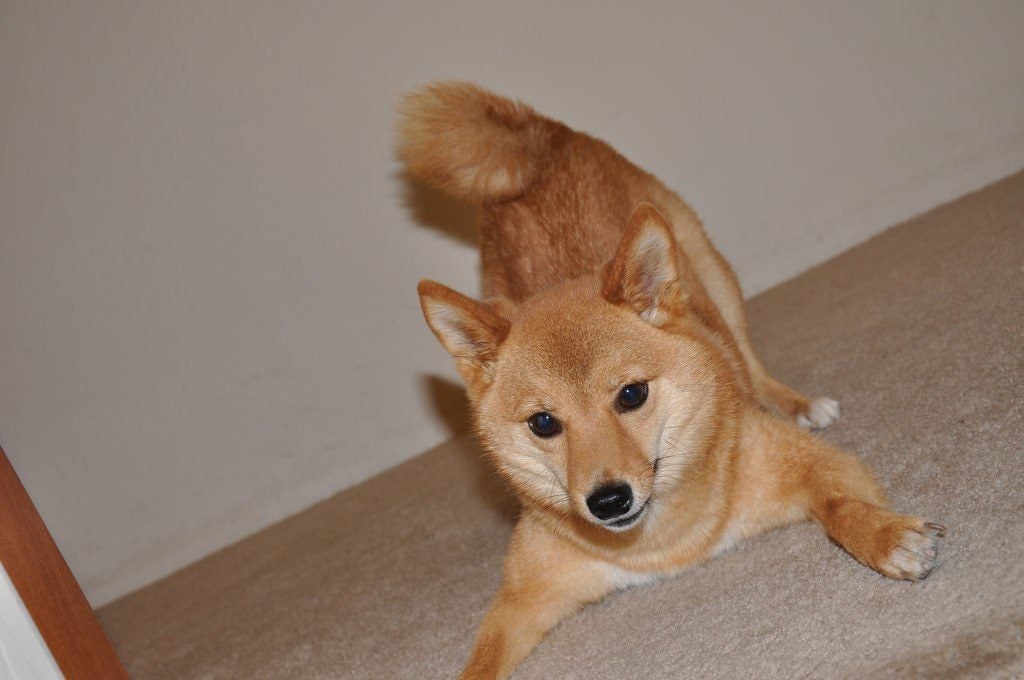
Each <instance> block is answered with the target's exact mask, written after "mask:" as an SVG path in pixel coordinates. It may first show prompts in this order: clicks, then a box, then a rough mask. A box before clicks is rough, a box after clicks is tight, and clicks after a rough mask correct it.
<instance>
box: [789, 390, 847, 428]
mask: <svg viewBox="0 0 1024 680" xmlns="http://www.w3.org/2000/svg"><path fill="white" fill-rule="evenodd" d="M837 418H839V402H838V401H836V400H835V399H829V398H828V397H818V398H817V399H812V400H811V401H810V403H809V404H807V410H806V411H805V412H803V413H798V414H797V416H796V424H797V425H799V426H800V427H804V428H807V429H808V430H820V429H821V428H823V427H828V426H829V425H830V424H831V423H832V422H833V421H835V420H836V419H837Z"/></svg>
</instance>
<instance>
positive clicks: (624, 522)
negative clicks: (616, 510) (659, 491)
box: [601, 498, 651, 531]
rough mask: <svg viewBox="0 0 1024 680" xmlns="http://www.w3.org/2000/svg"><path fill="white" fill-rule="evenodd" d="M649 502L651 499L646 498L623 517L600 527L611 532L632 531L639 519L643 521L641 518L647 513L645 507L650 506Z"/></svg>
mask: <svg viewBox="0 0 1024 680" xmlns="http://www.w3.org/2000/svg"><path fill="white" fill-rule="evenodd" d="M650 502H651V499H650V498H648V499H647V500H646V501H644V502H643V505H641V506H640V507H638V508H637V509H636V510H634V511H633V512H631V513H630V514H628V515H626V516H625V517H619V518H618V519H615V520H612V521H609V522H604V523H602V524H601V526H603V527H604V528H605V529H610V530H611V531H626V530H627V529H632V528H633V527H635V526H636V525H637V524H639V523H640V520H641V519H643V516H644V515H645V514H646V513H647V506H648V505H650Z"/></svg>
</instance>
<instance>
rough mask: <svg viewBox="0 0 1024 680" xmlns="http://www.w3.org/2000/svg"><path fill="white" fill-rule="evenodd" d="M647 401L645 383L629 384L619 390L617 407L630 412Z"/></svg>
mask: <svg viewBox="0 0 1024 680" xmlns="http://www.w3.org/2000/svg"><path fill="white" fill-rule="evenodd" d="M645 401H647V383H630V384H628V385H626V386H625V387H623V388H622V389H621V390H619V407H620V408H622V409H624V410H626V411H632V410H633V409H635V408H640V406H642V405H643V403H644V402H645Z"/></svg>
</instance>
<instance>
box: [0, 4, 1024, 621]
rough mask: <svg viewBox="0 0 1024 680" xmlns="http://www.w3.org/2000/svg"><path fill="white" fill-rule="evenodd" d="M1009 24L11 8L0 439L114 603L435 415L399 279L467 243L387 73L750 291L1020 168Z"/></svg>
mask: <svg viewBox="0 0 1024 680" xmlns="http://www.w3.org/2000/svg"><path fill="white" fill-rule="evenodd" d="M1022 35H1024V3H1020V2H1001V3H1000V2H970V3H967V2H911V1H903V2H896V3H894V2H888V1H886V2H856V3H852V2H841V3H833V4H829V3H822V2H807V3H798V2H788V3H781V4H779V3H761V2H753V3H748V4H739V3H732V2H729V3H720V2H682V3H680V2H665V3H658V2H633V3H621V6H618V7H613V6H611V5H609V4H602V6H601V7H600V8H598V3H587V2H579V1H575V2H562V3H558V2H550V1H548V2H533V1H530V0H520V1H519V2H515V3H498V4H495V5H493V6H490V7H487V6H485V4H484V3H480V2H457V1H454V0H441V1H439V2H409V3H383V2H360V3H355V2H335V3H330V2H318V3H312V2H302V3H295V2H277V3H273V2H271V3H262V2H261V3H255V2H242V1H236V2H161V3H156V2H147V3H140V2H135V1H128V0H126V1H124V2H112V1H107V2H77V3H76V2H68V3H50V2H42V1H41V0H32V1H30V2H13V3H12V2H10V1H8V2H4V3H3V4H2V5H0V443H2V444H3V446H4V447H5V449H6V450H7V453H8V455H9V456H10V457H11V459H12V460H13V462H14V465H15V467H16V468H17V469H18V471H19V473H20V475H21V476H22V478H23V480H24V482H25V484H26V486H27V487H28V489H29V492H30V493H31V494H32V496H33V497H34V498H35V500H36V502H37V504H38V506H39V508H40V511H41V512H42V514H43V517H44V518H45V520H46V521H47V523H48V524H49V526H50V527H51V529H52V531H53V532H54V534H55V535H56V538H57V542H58V543H59V544H60V546H61V548H62V549H63V551H64V553H65V555H66V557H67V559H68V561H69V563H70V564H71V567H72V569H73V570H74V571H75V573H76V575H77V576H78V577H79V578H80V580H81V581H82V583H83V585H84V587H85V590H86V592H87V594H88V595H89V597H90V599H91V601H92V602H93V603H95V604H100V603H103V602H106V601H107V600H109V599H111V598H113V597H115V596H117V595H119V594H122V593H124V592H126V591H128V590H130V589H133V588H135V587H138V586H140V585H143V584H145V583H147V582H148V581H150V580H152V579H154V578H157V577H159V576H161V575H163V574H165V573H168V572H169V571H171V570H174V569H176V568H178V567H180V566H182V565H183V564H185V563H187V562H189V561H192V560H194V559H197V558H199V557H201V556H202V555H204V554H206V553H208V552H209V551H211V550H214V549H216V548H217V547H219V546H222V545H224V544H226V543H228V542H230V541H233V540H235V539H237V538H239V537H240V536H242V535H244V534H246V533H249V532H251V531H254V530H256V529H259V528H261V527H262V526H264V525H266V524H268V523H270V522H273V521H274V520H277V519H280V518H282V517H284V516H285V515H287V514H289V513H292V512H295V511H297V510H300V509H302V508H303V507H305V506H307V505H308V504H310V503H312V502H313V501H316V500H318V499H320V498H323V497H325V496H327V495H329V494H331V493H333V492H335V491H337V490H339V489H342V488H344V487H346V486H348V485H351V484H354V483H356V482H358V481H360V480H362V479H364V478H366V477H367V476H369V475H372V474H374V473H376V472H378V471H380V470H383V469H384V468H386V467H388V466H390V465H394V464H395V463H397V462H399V461H401V460H403V459H405V458H408V457H409V456H412V455H414V454H416V453H418V452H420V451H421V450H423V449H425V448H426V447H428V446H430V445H432V444H434V443H436V442H438V441H440V440H442V439H444V438H446V437H448V436H449V435H450V432H451V430H450V428H449V426H448V425H446V424H445V417H442V416H440V415H439V414H438V412H437V409H436V408H435V406H433V398H432V395H433V394H434V393H435V392H436V393H439V394H441V395H450V394H451V391H452V388H451V387H449V386H447V383H446V382H444V381H439V380H432V379H428V378H427V376H432V375H440V376H446V377H448V378H450V377H452V376H453V372H452V370H451V368H450V366H449V362H448V359H447V357H446V356H445V355H444V354H443V352H442V351H441V349H440V348H439V347H438V345H437V344H436V343H435V341H434V339H433V338H432V337H431V336H430V335H429V334H428V332H427V331H426V329H425V327H424V325H423V323H422V321H421V318H420V315H419V311H418V307H417V302H416V298H415V294H414V287H415V283H416V281H417V279H419V278H420V277H424V276H429V277H433V278H437V279H439V280H441V281H444V282H446V283H448V284H451V285H454V286H456V287H459V288H462V289H464V290H468V291H475V290H476V289H477V279H478V275H477V269H476V254H475V252H474V250H473V248H472V244H471V240H472V238H473V232H472V230H471V229H468V228H467V226H466V219H467V217H468V216H469V214H468V213H467V211H465V210H461V209H458V208H457V207H453V206H451V205H449V204H447V203H445V202H439V201H437V200H435V199H433V198H431V197H430V196H424V195H422V194H419V193H417V192H411V193H410V191H409V190H408V189H406V188H405V187H404V185H403V183H402V181H401V179H400V178H399V177H398V175H397V171H398V167H397V165H396V163H395V162H394V160H393V158H392V156H391V151H390V148H391V133H390V125H391V123H392V118H393V117H392V113H391V107H392V105H393V102H394V100H395V98H396V96H397V95H398V93H399V92H401V91H402V90H403V89H405V88H407V87H410V86H412V85H415V84H418V83H421V82H423V81H425V80H428V79H431V78H447V77H461V78H469V79H473V80H477V81H479V82H481V83H484V84H486V85H487V86H489V87H492V88H494V89H497V90H498V91H501V92H505V93H509V94H512V95H515V96H519V97H522V98H524V99H527V100H528V101H530V102H531V103H533V104H534V105H535V106H537V107H538V108H539V109H540V110H541V111H543V112H546V113H548V114H550V115H552V116H555V117H558V118H561V119H563V120H566V121H568V122H570V123H571V124H573V125H575V126H577V127H580V128H583V129H586V130H589V131H592V132H594V133H596V134H598V135H600V136H602V137H604V138H606V139H608V140H609V141H611V142H612V143H613V144H614V145H615V146H617V147H618V148H619V149H620V150H622V151H623V152H624V153H626V154H627V155H628V156H629V157H630V158H632V159H634V160H636V161H638V162H639V163H641V164H642V165H643V166H644V167H646V168H648V169H650V170H652V171H654V172H655V173H657V174H658V175H660V176H661V177H662V178H663V179H664V180H665V181H667V182H668V183H669V184H670V185H672V186H673V187H676V188H678V189H680V190H681V192H682V193H683V195H684V196H686V197H687V198H688V199H689V200H691V202H692V203H693V204H694V205H695V206H696V207H697V208H698V210H699V211H700V212H701V213H702V214H703V216H704V218H705V220H706V223H707V224H708V226H709V229H710V231H711V233H712V235H713V237H714V238H715V240H716V241H717V243H718V244H719V245H720V246H721V247H722V249H723V250H724V251H725V252H726V254H727V255H728V256H729V257H730V258H731V259H732V261H733V263H734V265H735V266H736V268H737V270H738V271H739V273H740V276H741V278H742V280H743V282H744V284H745V286H746V289H747V291H748V292H749V293H753V292H757V291H759V290H761V289H763V288H765V287H766V286H769V285H771V284H773V283H775V282H778V281H780V280H782V279H785V278H787V277H790V276H792V275H794V274H796V273H798V272H800V271H801V270H803V269H805V268H806V267H808V266H810V265H812V264H814V263H816V262H819V261H821V260H823V259H824V258H827V257H828V256H830V255H832V254H834V253H836V252H838V251H841V250H843V249H844V248H846V247H847V246H849V245H851V244H854V243H856V242H858V241H861V240H863V239H865V238H866V237H868V236H870V235H871V234H873V233H875V232H877V231H878V230H880V229H882V228H884V227H886V226H888V225H890V224H891V223H893V222H896V221H898V220H901V219H903V218H906V217H909V216H911V215H913V214H914V213H917V212H919V211H922V210H924V209H926V208H929V207H931V206H933V205H935V204H937V203H939V202H941V201H944V200H947V199H951V198H953V197H955V196H957V195H959V194H961V193H963V192H965V191H968V190H970V189H974V188H976V187H979V186H981V185H983V184H985V183H987V182H989V181H991V180H994V179H997V178H999V177H1001V176H1003V175H1005V174H1008V173H1010V172H1012V171H1014V170H1017V169H1019V168H1020V167H1022V166H1024V40H1022V39H1021V36H1022ZM410 198H411V199H412V200H414V202H415V203H416V205H417V206H418V207H417V208H416V209H415V210H412V211H411V210H410V209H408V208H407V207H405V205H404V204H403V203H404V202H405V201H406V200H409V199H410ZM423 222H427V224H426V225H424V224H423ZM445 225H450V226H447V227H446V226H445ZM951 247H954V245H953V244H951Z"/></svg>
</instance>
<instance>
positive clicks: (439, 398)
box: [419, 375, 473, 437]
mask: <svg viewBox="0 0 1024 680" xmlns="http://www.w3.org/2000/svg"><path fill="white" fill-rule="evenodd" d="M419 382H420V388H421V390H422V392H423V396H424V397H425V398H426V400H427V402H429V403H430V405H431V407H432V408H433V411H434V415H436V416H437V417H438V418H439V419H440V420H441V422H443V423H444V424H445V427H447V428H448V431H449V432H450V433H451V435H452V436H453V437H454V436H456V435H460V434H466V433H468V432H471V431H472V430H473V420H472V412H471V409H470V407H469V400H468V399H467V398H466V390H465V389H464V388H463V387H462V385H461V384H460V383H457V382H455V381H454V380H449V379H448V378H445V377H442V376H439V375H420V377H419Z"/></svg>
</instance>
